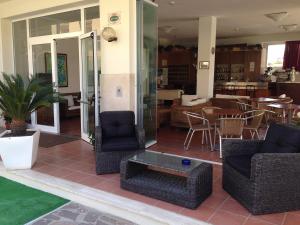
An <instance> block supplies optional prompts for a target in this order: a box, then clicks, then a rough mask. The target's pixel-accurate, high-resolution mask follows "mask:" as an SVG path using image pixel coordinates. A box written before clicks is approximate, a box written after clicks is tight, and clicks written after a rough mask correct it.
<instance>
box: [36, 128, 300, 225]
mask: <svg viewBox="0 0 300 225" xmlns="http://www.w3.org/2000/svg"><path fill="white" fill-rule="evenodd" d="M169 131H170V130H169V129H168V128H163V129H161V130H160V131H159V135H158V144H157V145H155V146H153V147H151V148H150V149H151V150H154V151H162V152H166V153H170V154H177V155H183V156H186V157H194V158H200V159H203V160H210V161H215V162H217V164H220V159H219V155H218V152H210V151H209V150H208V148H207V147H204V146H201V143H200V140H201V139H200V137H199V136H195V137H194V140H193V142H192V144H191V148H190V150H189V151H184V150H183V141H184V138H185V134H186V132H184V131H182V130H175V131H174V130H173V131H172V138H171V136H170V132H169ZM199 146H200V147H199ZM94 160H95V159H94V152H93V151H92V146H90V145H89V144H87V143H85V142H84V141H80V140H79V141H74V142H70V143H66V144H63V145H58V146H54V147H51V148H40V152H39V158H38V162H37V164H36V165H35V166H34V168H33V170H35V171H38V172H42V173H45V174H48V175H51V176H54V177H59V178H63V179H65V180H69V181H73V182H76V183H79V184H83V185H86V186H89V187H92V188H96V189H99V190H103V191H106V192H110V193H113V194H116V195H119V196H122V197H126V198H130V199H133V200H137V201H140V202H143V203H146V204H149V205H152V206H156V207H159V208H162V209H166V210H169V211H172V212H175V213H178V214H182V215H185V216H188V217H191V218H195V219H198V220H201V221H206V222H208V223H211V224H214V225H218V224H220V225H221V224H222V225H227V224H228V225H251V224H252V225H260V224H261V225H295V224H300V212H299V211H296V212H288V213H279V214H270V215H263V216H253V215H251V214H250V213H249V212H248V211H247V210H246V209H245V208H243V207H242V206H241V205H240V204H239V203H237V202H236V201H235V200H234V199H232V198H231V197H230V196H229V195H228V194H227V193H226V192H225V191H223V189H222V180H221V179H222V168H221V166H220V165H217V164H215V165H214V166H213V193H212V195H211V196H210V197H209V198H208V199H207V200H206V201H204V202H203V203H202V204H201V205H200V206H199V207H198V208H197V209H196V210H190V209H186V208H182V207H179V206H176V205H172V204H169V203H166V202H163V201H160V200H156V199H152V198H148V197H145V196H142V195H138V194H135V193H132V192H128V191H125V190H122V189H121V188H120V181H119V180H120V177H119V174H110V175H99V176H97V175H96V174H95V161H94Z"/></svg>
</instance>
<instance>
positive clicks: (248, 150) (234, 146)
mask: <svg viewBox="0 0 300 225" xmlns="http://www.w3.org/2000/svg"><path fill="white" fill-rule="evenodd" d="M263 142H264V141H263V140H225V142H224V144H223V160H224V159H225V158H226V157H227V156H231V155H249V154H250V155H251V154H255V153H257V151H258V149H259V148H260V147H261V145H262V144H263Z"/></svg>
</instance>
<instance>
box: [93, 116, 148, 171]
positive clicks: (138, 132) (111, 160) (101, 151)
mask: <svg viewBox="0 0 300 225" xmlns="http://www.w3.org/2000/svg"><path fill="white" fill-rule="evenodd" d="M134 121H135V116H134V113H133V112H131V111H114V112H112V111H107V112H102V113H101V114H100V126H98V127H96V132H95V138H96V172H97V174H106V173H118V172H120V162H121V160H122V159H123V158H124V157H126V156H129V155H133V154H136V153H138V152H141V151H144V150H145V132H144V130H143V129H141V128H138V127H137V126H136V125H135V123H134Z"/></svg>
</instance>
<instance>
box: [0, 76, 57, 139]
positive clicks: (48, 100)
mask: <svg viewBox="0 0 300 225" xmlns="http://www.w3.org/2000/svg"><path fill="white" fill-rule="evenodd" d="M59 100H60V97H59V94H58V93H57V92H55V91H54V89H53V85H52V84H49V83H47V82H46V81H45V80H43V79H41V78H38V77H36V76H32V77H31V78H23V77H22V76H20V75H8V74H5V73H4V74H3V80H1V81H0V110H2V111H3V112H5V115H6V116H7V117H8V118H11V132H12V134H13V135H15V136H19V135H24V134H25V133H26V128H27V124H26V122H25V121H26V119H27V118H29V117H30V114H31V113H32V112H34V111H36V110H38V109H39V108H41V107H50V106H51V104H52V103H54V102H58V101H59Z"/></svg>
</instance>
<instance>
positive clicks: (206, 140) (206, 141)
mask: <svg viewBox="0 0 300 225" xmlns="http://www.w3.org/2000/svg"><path fill="white" fill-rule="evenodd" d="M204 133H205V143H206V144H207V143H208V138H207V132H206V130H205V131H204Z"/></svg>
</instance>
